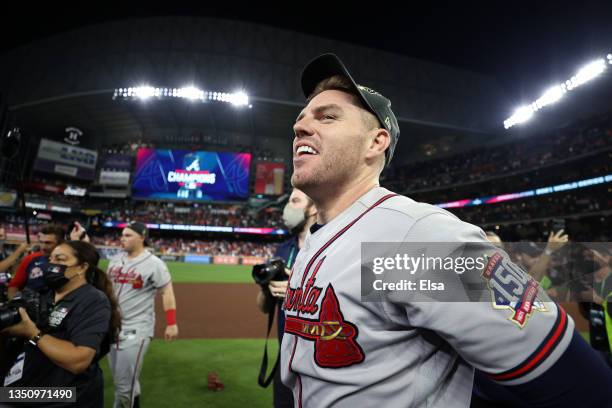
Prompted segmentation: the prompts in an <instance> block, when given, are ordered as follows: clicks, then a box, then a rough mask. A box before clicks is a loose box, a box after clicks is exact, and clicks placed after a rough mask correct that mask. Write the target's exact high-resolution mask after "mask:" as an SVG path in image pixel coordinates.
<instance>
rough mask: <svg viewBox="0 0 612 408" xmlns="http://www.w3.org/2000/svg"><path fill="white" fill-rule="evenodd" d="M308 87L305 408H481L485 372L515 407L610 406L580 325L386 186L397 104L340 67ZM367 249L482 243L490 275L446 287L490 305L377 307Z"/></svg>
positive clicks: (300, 336) (295, 332)
mask: <svg viewBox="0 0 612 408" xmlns="http://www.w3.org/2000/svg"><path fill="white" fill-rule="evenodd" d="M302 88H303V91H304V94H305V96H306V97H307V98H308V103H307V106H306V107H305V108H304V109H303V110H302V112H301V113H300V115H299V116H298V118H297V120H296V123H295V125H294V132H295V138H294V140H293V152H294V153H293V164H294V172H293V176H292V184H293V186H294V187H296V188H299V189H300V190H302V191H304V192H305V193H306V194H307V195H308V196H309V197H310V198H311V199H312V200H313V201H314V203H315V206H316V208H317V212H318V215H317V223H316V224H315V225H314V226H313V227H311V229H310V234H309V235H308V236H307V238H306V240H305V243H304V246H303V248H302V249H301V251H300V253H299V255H298V257H297V259H296V261H295V263H294V266H293V268H292V274H291V276H290V279H289V286H288V289H287V294H286V297H285V302H284V305H283V308H284V311H285V314H286V322H285V336H284V337H283V342H282V353H283V357H282V361H284V362H286V364H283V367H282V368H281V369H282V378H283V382H284V383H285V384H286V385H287V386H288V387H290V388H291V389H292V390H293V394H294V400H295V405H296V407H316V408H321V407H330V406H334V407H351V408H355V407H374V406H385V407H468V406H469V405H470V398H471V393H472V383H473V375H474V368H475V367H476V368H478V369H480V370H482V371H483V372H485V373H487V375H488V376H489V377H490V379H491V380H492V381H493V382H495V384H496V385H499V386H500V387H502V388H503V389H504V390H505V391H508V395H509V397H507V396H505V398H508V399H506V402H508V403H512V404H513V406H538V407H544V406H563V407H566V406H567V407H569V406H582V407H596V406H597V407H601V406H604V405H605V404H606V403H609V402H610V401H611V400H612V399H611V398H610V391H609V389H610V387H609V385H610V384H612V381H611V380H612V377H611V376H610V372H609V370H608V369H607V368H606V367H605V366H604V365H603V363H602V362H601V361H600V360H599V359H598V358H597V357H596V356H595V355H594V354H593V353H592V351H591V350H589V348H588V346H585V342H584V341H583V340H582V339H581V338H580V336H579V335H577V334H576V332H575V330H574V323H573V321H572V319H571V317H570V316H568V315H567V314H566V313H565V311H564V310H563V309H562V308H561V307H560V306H558V305H556V304H555V303H554V302H552V301H550V299H549V298H548V297H547V296H546V294H545V293H544V292H543V291H542V290H541V289H540V288H539V287H538V285H537V282H535V281H534V280H533V279H532V278H531V277H529V276H528V275H527V274H525V272H523V271H522V270H521V269H520V268H518V267H516V266H515V265H514V264H512V263H511V262H510V261H509V260H508V259H507V257H506V255H505V253H503V252H502V251H501V250H499V249H497V248H495V247H492V246H489V245H490V244H488V243H487V240H486V237H485V235H484V232H483V231H482V230H481V229H479V228H478V227H476V226H473V225H471V224H468V223H465V222H462V221H461V220H459V219H458V218H457V217H455V216H453V215H452V214H450V213H448V212H446V211H444V210H442V209H440V208H437V207H434V206H431V205H428V204H424V203H417V202H415V201H413V200H411V199H409V198H407V197H404V196H400V195H397V194H394V193H393V192H391V191H389V190H387V189H385V188H382V187H380V186H379V175H380V173H381V171H382V170H383V169H384V167H385V166H386V165H387V164H388V163H389V162H390V160H391V157H392V155H393V151H394V149H395V146H396V143H397V141H398V138H399V126H398V123H397V120H396V117H395V115H394V114H393V112H392V110H391V102H390V101H389V100H388V99H387V98H385V97H384V96H382V95H381V94H379V93H377V92H375V91H373V90H371V89H369V88H366V87H363V86H360V85H357V83H356V82H355V81H354V80H353V78H352V77H351V75H350V73H349V72H348V70H347V69H346V67H345V66H344V65H343V63H342V62H341V61H340V60H339V59H338V57H336V56H335V55H333V54H325V55H322V56H319V57H317V58H316V59H314V60H313V61H311V62H310V63H309V64H308V65H307V66H306V68H305V69H304V72H303V74H302ZM364 242H379V243H382V242H395V243H409V242H414V243H430V244H429V246H430V247H432V248H433V247H434V244H431V243H441V242H443V243H448V244H449V245H450V247H451V249H450V250H449V253H450V252H453V251H454V250H456V249H457V248H460V247H461V246H462V245H464V244H465V243H477V244H478V245H481V246H482V248H483V250H482V253H483V254H485V255H486V258H485V259H486V262H484V263H483V264H482V267H481V268H480V269H477V268H476V269H475V272H471V273H464V274H460V273H459V272H455V273H450V274H447V275H445V276H447V278H446V279H447V280H446V281H442V282H439V283H438V284H440V283H441V284H442V285H443V286H444V285H446V287H451V288H454V290H458V291H459V292H460V289H457V288H462V287H463V286H462V285H466V284H475V285H476V286H478V285H480V286H481V287H483V288H484V290H482V291H481V292H480V293H482V294H483V296H487V299H486V301H483V299H480V298H479V299H478V300H480V301H469V302H468V301H455V302H451V301H448V302H447V301H444V302H440V301H414V298H411V297H410V296H409V295H405V294H403V293H401V292H399V291H393V290H391V291H386V292H382V293H383V294H382V296H383V297H382V298H381V300H380V301H378V302H364V301H363V299H362V287H361V285H362V264H363V263H364V262H365V261H364V260H362V259H361V255H362V244H363V243H364ZM426 249H427V250H429V249H428V248H426ZM427 272H428V271H425V273H427ZM438 289H439V288H438ZM466 290H467V289H466ZM466 299H467V298H466ZM569 370H571V374H572V375H571V376H569V375H563V373H565V374H569V373H568V371H569ZM587 374H588V378H589V381H588V382H586V381H581V380H580V377H581V376H584V377H585V378H586V377H587ZM577 377H578V379H576V378H577ZM609 381H610V382H609ZM606 382H608V385H607V386H606V385H605V384H606ZM572 404H573V405H572Z"/></svg>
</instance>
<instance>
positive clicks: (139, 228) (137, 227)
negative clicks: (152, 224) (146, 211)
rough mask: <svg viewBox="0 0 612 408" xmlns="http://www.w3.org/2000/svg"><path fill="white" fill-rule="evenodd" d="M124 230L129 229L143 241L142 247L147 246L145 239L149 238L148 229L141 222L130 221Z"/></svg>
mask: <svg viewBox="0 0 612 408" xmlns="http://www.w3.org/2000/svg"><path fill="white" fill-rule="evenodd" d="M125 228H129V229H131V230H132V231H134V232H135V233H137V234H138V235H140V236H141V237H143V238H144V239H145V242H144V245H145V246H147V245H148V243H147V238H148V237H149V229H148V228H147V226H146V225H145V224H143V223H142V222H137V221H132V222H130V223H129V224H128V225H126V226H125Z"/></svg>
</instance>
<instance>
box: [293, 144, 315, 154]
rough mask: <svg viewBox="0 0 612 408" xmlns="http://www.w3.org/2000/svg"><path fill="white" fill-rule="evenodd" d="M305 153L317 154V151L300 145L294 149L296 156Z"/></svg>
mask: <svg viewBox="0 0 612 408" xmlns="http://www.w3.org/2000/svg"><path fill="white" fill-rule="evenodd" d="M306 154H319V152H317V151H316V150H315V149H313V148H312V147H310V146H304V145H302V146H300V147H298V148H297V150H296V156H298V157H301V156H304V155H306Z"/></svg>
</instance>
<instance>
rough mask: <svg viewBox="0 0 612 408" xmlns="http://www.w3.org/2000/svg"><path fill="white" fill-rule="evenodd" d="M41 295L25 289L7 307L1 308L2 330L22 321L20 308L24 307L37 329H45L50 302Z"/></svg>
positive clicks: (0, 323) (0, 324)
mask: <svg viewBox="0 0 612 408" xmlns="http://www.w3.org/2000/svg"><path fill="white" fill-rule="evenodd" d="M45 299H46V298H45V297H44V296H41V294H40V293H38V292H36V291H34V290H31V289H28V288H25V289H24V290H23V291H22V292H21V293H20V294H18V295H17V296H15V297H14V298H13V299H12V300H10V301H9V302H8V303H7V304H6V305H4V306H2V307H0V330H2V329H5V328H7V327H10V326H13V325H15V324H17V323H19V322H20V321H21V315H20V314H19V308H20V307H23V308H24V309H25V310H26V312H28V316H30V319H32V321H33V322H34V323H35V324H36V326H37V327H45V326H46V325H47V321H48V318H49V308H50V305H49V302H47V301H46V300H45Z"/></svg>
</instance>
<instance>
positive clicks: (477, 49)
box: [0, 4, 612, 161]
mask: <svg viewBox="0 0 612 408" xmlns="http://www.w3.org/2000/svg"><path fill="white" fill-rule="evenodd" d="M124 9H125V10H124ZM116 10H117V11H116V12H115V13H116V14H113V15H112V16H110V15H107V17H106V18H104V17H100V18H96V17H92V15H95V14H96V13H92V12H91V11H90V10H83V11H82V12H80V13H79V12H75V13H76V14H70V10H67V13H66V15H65V16H64V17H63V20H62V17H58V18H57V19H54V20H53V21H51V20H49V21H47V22H46V23H43V24H40V25H39V27H42V28H39V30H41V31H40V33H39V34H38V35H36V34H31V35H30V36H29V37H28V35H23V33H24V30H25V29H24V28H22V31H21V32H22V35H23V38H21V40H20V39H19V38H15V39H11V38H10V35H11V34H12V32H11V29H10V28H7V27H8V26H3V27H2V30H3V31H2V32H3V33H5V37H6V38H5V39H6V41H3V45H2V46H0V47H1V48H0V90H1V93H2V98H3V99H2V100H1V101H0V105H2V104H5V105H8V106H10V107H11V109H12V116H13V117H14V119H16V120H17V121H19V122H21V124H22V126H24V128H25V129H26V130H28V131H30V133H31V134H35V135H36V136H37V137H52V136H51V135H53V134H55V133H56V132H58V133H62V132H63V129H64V128H65V127H66V126H77V127H80V128H82V129H83V130H84V131H85V133H86V134H88V135H91V136H92V139H95V140H100V141H104V143H113V142H121V141H125V140H126V139H130V140H132V139H137V138H145V139H152V140H155V141H157V142H158V143H159V144H160V145H163V144H168V143H172V141H181V140H183V141H184V140H188V139H189V137H190V136H193V135H196V136H197V137H200V140H203V141H206V142H210V143H211V144H220V145H223V144H226V145H228V146H240V145H243V146H253V147H261V148H265V149H268V150H273V151H274V152H276V153H277V154H279V155H283V156H285V155H287V154H288V153H289V147H288V143H287V138H291V125H292V123H293V121H294V119H295V117H296V116H297V114H298V112H299V110H300V108H301V106H302V104H303V96H302V95H301V91H300V88H299V81H298V78H299V73H300V70H301V68H302V67H303V66H304V64H305V63H306V62H307V61H308V60H309V59H311V58H312V57H314V56H315V55H317V54H320V53H322V52H327V51H332V52H335V53H337V54H338V55H339V56H340V57H341V58H342V59H343V60H344V61H345V62H346V63H347V65H348V66H349V67H351V71H352V73H353V74H354V76H355V77H356V78H357V79H358V80H359V81H360V82H363V83H364V84H365V85H368V86H370V87H372V88H374V89H377V90H378V91H380V92H382V93H383V94H385V95H386V96H388V97H389V98H390V99H391V100H392V101H393V107H394V110H395V112H396V114H397V116H398V118H399V122H400V127H401V130H402V138H401V141H400V143H399V144H398V150H397V152H398V153H397V154H396V159H395V160H396V161H402V160H406V161H409V160H414V159H415V158H417V159H418V158H426V157H427V156H428V153H429V155H431V156H432V157H433V156H439V155H441V154H444V152H448V151H454V150H456V149H457V147H458V146H460V147H461V149H466V148H469V147H470V146H476V145H482V144H483V143H492V142H495V141H502V140H504V139H506V138H508V137H515V136H516V135H517V134H518V135H522V134H526V135H527V134H532V133H534V132H536V131H539V130H542V129H548V128H550V127H558V126H560V125H564V124H566V123H567V121H569V120H573V118H575V117H580V116H581V115H583V114H584V115H586V114H588V113H589V112H590V111H591V110H593V109H594V110H596V111H597V110H598V109H600V108H599V106H600V105H602V104H601V100H602V99H603V100H605V99H606V97H607V96H608V94H607V90H608V88H609V87H605V86H601V85H598V86H596V87H595V86H594V87H593V88H591V89H584V90H580V92H582V94H584V95H586V96H585V97H584V99H580V100H579V101H578V102H573V101H570V102H568V103H565V104H560V105H559V107H558V108H557V107H556V108H555V109H554V110H553V109H551V110H550V111H548V112H543V113H542V114H541V115H539V118H538V120H537V121H534V122H533V123H531V124H530V125H529V126H526V127H518V129H514V130H511V131H510V132H505V131H504V129H503V126H502V125H501V123H502V122H503V120H504V119H505V118H506V117H507V116H508V114H509V113H510V112H511V111H512V110H513V109H515V108H516V107H517V106H520V105H521V102H522V101H523V100H529V99H530V98H533V97H534V96H537V95H538V93H539V90H538V89H533V88H532V86H533V84H534V83H536V84H538V83H539V84H541V86H542V87H544V88H545V87H546V86H547V83H546V82H547V80H549V79H550V78H542V79H541V82H538V81H534V79H533V77H534V76H535V73H538V72H541V70H540V71H538V69H541V68H542V67H541V65H542V64H541V63H540V66H537V61H542V58H544V57H546V56H547V55H548V56H549V53H550V50H551V49H554V50H555V52H557V53H556V54H554V55H553V56H554V57H555V61H551V64H553V63H554V64H555V68H556V71H558V73H559V75H560V76H563V75H564V74H566V73H567V72H571V69H572V67H570V66H567V64H565V61H563V59H562V57H563V55H562V52H561V51H562V50H561V51H560V49H562V48H563V47H561V46H560V45H557V43H562V44H563V45H564V46H565V47H566V48H567V49H568V50H569V49H570V45H572V46H573V49H574V50H575V49H576V47H578V46H579V45H580V44H569V43H568V41H567V38H568V36H570V37H569V38H571V35H573V34H575V33H576V31H575V30H574V28H573V27H574V25H564V24H563V23H564V22H565V21H566V20H567V19H566V18H565V17H564V18H563V19H560V18H558V16H557V14H555V13H558V12H561V11H562V10H564V9H563V8H562V7H557V6H555V7H553V8H547V7H546V6H545V5H541V4H538V5H533V4H530V6H529V8H528V9H526V10H524V11H519V10H518V8H517V9H512V10H500V9H498V8H496V7H492V8H491V7H480V6H478V5H469V6H468V5H463V4H461V5H455V6H452V5H448V6H442V5H436V6H429V5H423V6H414V7H413V9H411V13H409V15H398V16H392V15H390V16H386V17H387V18H386V19H385V22H386V23H387V26H385V29H377V30H370V31H368V32H367V33H365V34H364V31H367V30H363V29H361V28H360V29H358V30H357V29H355V27H354V26H355V25H356V24H355V23H356V21H358V20H356V19H353V18H352V17H351V16H350V15H348V14H347V15H346V19H338V18H335V16H334V17H333V18H332V16H327V17H326V16H320V15H319V16H316V15H315V16H307V15H306V14H304V15H303V18H298V17H296V15H295V13H291V15H290V16H291V18H282V17H279V16H268V17H266V18H263V17H258V16H257V15H256V13H251V12H250V11H249V12H246V11H245V13H243V14H242V17H241V16H240V15H238V14H240V13H238V14H237V17H236V18H237V19H233V20H230V19H228V18H231V13H230V12H226V13H220V14H219V15H221V17H225V18H226V19H222V18H213V17H200V16H198V14H200V15H202V14H206V13H199V12H198V11H197V10H191V9H189V10H172V9H171V8H169V9H168V10H169V11H166V12H165V13H167V14H168V15H167V16H163V17H162V16H161V15H162V14H164V11H163V10H162V11H161V12H160V13H156V16H155V17H147V18H135V17H136V16H137V15H142V13H141V12H140V13H134V12H133V10H132V12H130V11H129V10H127V8H126V7H122V8H121V9H116ZM585 10H586V11H585ZM589 10H590V8H589V7H583V8H581V9H580V10H573V11H571V12H570V11H568V12H566V13H565V14H567V15H568V16H571V18H572V19H574V20H575V22H576V24H575V26H585V27H587V26H588V27H595V26H596V20H597V21H600V20H605V13H601V12H598V11H596V10H595V11H594V10H591V11H592V13H591V12H589ZM122 12H123V13H125V16H124V17H120V16H119V14H120V13H122ZM589 13H590V14H589ZM102 14H104V13H102ZM107 14H108V13H107ZM208 14H212V13H208ZM250 14H253V16H251V17H245V16H247V15H250ZM266 14H268V13H266ZM185 15H191V16H192V17H185ZM130 16H132V17H134V18H132V17H130ZM547 16H548V17H550V18H549V19H546V17H547ZM518 17H520V22H521V23H520V24H514V23H513V21H515V20H516V21H518V20H517V18H518ZM568 18H570V17H568ZM580 19H582V20H580ZM241 20H242V21H241ZM244 20H249V21H251V22H245V21H244ZM302 20H303V21H302ZM362 20H363V16H362ZM332 23H333V24H332ZM45 24H46V25H45ZM54 24H55V25H56V26H57V27H56V28H55V29H53V27H54ZM45 26H46V27H51V28H47V29H46V30H47V31H46V32H45V31H44V30H45V28H44V27H45ZM273 26H274V27H273ZM357 26H359V25H358V24H357ZM608 26H609V25H608ZM278 27H281V28H278ZM359 27H361V26H359ZM27 29H28V30H35V28H30V27H28V28H27ZM54 30H55V31H54ZM549 31H550V32H549ZM609 31H611V30H609V29H608V31H607V32H602V31H601V30H600V31H597V30H592V31H591V32H592V33H593V38H592V39H591V42H590V43H589V45H590V46H591V47H592V48H591V49H590V50H589V51H593V50H596V51H599V52H601V51H603V52H607V50H603V49H597V45H598V44H600V43H602V42H605V41H606V38H608V37H609V36H608V35H607V34H610V33H609ZM564 32H565V33H567V34H566V35H562V34H563V33H564ZM534 33H536V34H538V35H535V34H534ZM539 33H544V34H542V36H539ZM540 37H541V38H540ZM332 38H335V39H332ZM581 40H583V39H582V38H578V39H577V42H580V41H581ZM547 43H548V46H546V44H547ZM609 43H612V42H609ZM358 44H359V45H358ZM583 48H584V47H583ZM517 50H518V51H517ZM521 52H522V54H521ZM572 52H573V51H572ZM540 54H542V55H540ZM407 55H411V56H410V57H409V56H407ZM505 55H507V57H506V58H505ZM517 55H518V56H520V57H522V58H523V59H524V61H520V58H517V57H516V56H517ZM570 56H571V57H575V56H576V55H575V53H574V54H572V55H570ZM419 57H421V58H424V59H416V58H419ZM513 57H514V58H513ZM538 57H539V59H538ZM426 60H429V61H435V62H427V61H426ZM580 61H583V59H581V60H580ZM531 62H533V72H534V75H532V78H531V80H530V82H529V83H521V84H515V83H513V82H512V81H511V80H509V79H508V78H507V77H504V75H507V74H508V72H514V73H516V75H515V76H514V77H513V78H516V76H518V75H519V74H523V71H525V67H526V66H527V67H528V66H530V65H529V64H530V63H531ZM519 63H522V65H520V64H519ZM451 66H455V68H453V67H451ZM480 68H482V69H480ZM497 69H499V71H497ZM511 79H512V78H511ZM609 82H610V81H607V83H608V84H609ZM599 83H600V84H601V81H599ZM143 84H150V85H151V86H160V87H182V86H186V85H189V84H193V85H194V86H198V87H200V88H202V89H207V88H208V89H214V90H223V91H227V92H232V91H235V90H236V89H244V90H245V91H247V92H248V94H249V96H250V97H251V101H252V104H253V108H252V109H250V110H246V109H234V108H232V107H230V106H225V105H222V104H214V103H209V104H201V105H197V104H190V103H188V102H186V101H163V102H160V103H152V102H153V101H151V103H131V102H130V101H117V100H115V101H113V100H112V92H113V90H114V89H115V88H119V87H128V86H139V85H143ZM509 85H510V86H517V87H518V89H509V87H508V86H509ZM585 88H588V87H585ZM577 93H578V92H577ZM576 96H578V95H576ZM585 101H586V102H585ZM602 109H603V107H602Z"/></svg>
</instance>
